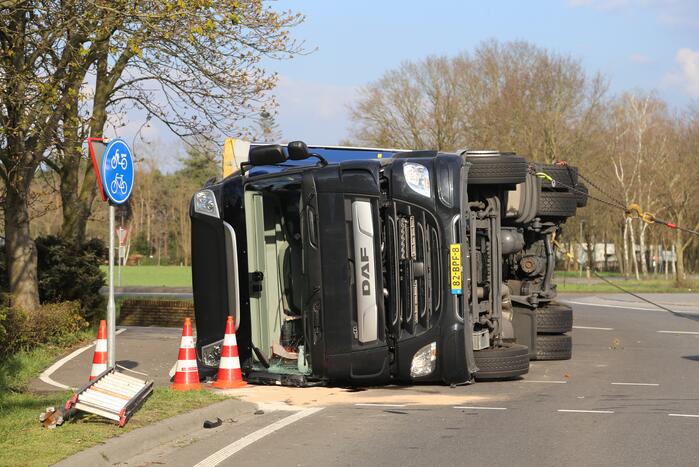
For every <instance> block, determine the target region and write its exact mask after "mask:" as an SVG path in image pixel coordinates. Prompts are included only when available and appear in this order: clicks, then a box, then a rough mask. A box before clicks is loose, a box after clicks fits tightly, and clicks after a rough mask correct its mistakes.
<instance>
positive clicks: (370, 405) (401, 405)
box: [354, 404, 405, 408]
mask: <svg viewBox="0 0 699 467" xmlns="http://www.w3.org/2000/svg"><path fill="white" fill-rule="evenodd" d="M354 405H355V406H357V407H393V408H400V407H405V404H354Z"/></svg>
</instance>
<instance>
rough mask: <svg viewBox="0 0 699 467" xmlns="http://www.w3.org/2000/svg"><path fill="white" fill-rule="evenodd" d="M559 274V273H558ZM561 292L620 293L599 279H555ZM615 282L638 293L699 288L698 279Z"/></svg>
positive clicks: (678, 291)
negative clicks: (683, 282)
mask: <svg viewBox="0 0 699 467" xmlns="http://www.w3.org/2000/svg"><path fill="white" fill-rule="evenodd" d="M556 274H558V273H556ZM554 280H555V282H556V287H557V290H558V291H559V292H570V293H620V292H621V290H619V289H618V288H617V287H614V286H613V285H611V284H607V283H606V282H601V281H599V280H598V279H592V280H591V282H590V283H586V282H565V281H564V280H563V278H560V279H554ZM614 284H617V285H619V287H622V288H623V289H624V290H627V291H629V292H636V293H644V292H645V293H692V292H697V290H699V282H698V281H688V282H687V283H686V284H682V285H678V284H677V282H675V281H674V280H665V279H645V280H640V281H637V280H633V279H628V280H614Z"/></svg>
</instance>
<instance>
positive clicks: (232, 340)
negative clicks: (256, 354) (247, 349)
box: [223, 334, 238, 347]
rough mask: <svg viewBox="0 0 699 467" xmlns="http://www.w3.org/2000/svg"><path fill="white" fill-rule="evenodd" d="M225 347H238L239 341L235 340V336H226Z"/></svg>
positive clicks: (224, 338) (224, 337) (224, 339)
mask: <svg viewBox="0 0 699 467" xmlns="http://www.w3.org/2000/svg"><path fill="white" fill-rule="evenodd" d="M223 345H224V347H233V346H234V345H235V346H237V345H238V341H237V340H236V338H235V334H226V335H225V336H223Z"/></svg>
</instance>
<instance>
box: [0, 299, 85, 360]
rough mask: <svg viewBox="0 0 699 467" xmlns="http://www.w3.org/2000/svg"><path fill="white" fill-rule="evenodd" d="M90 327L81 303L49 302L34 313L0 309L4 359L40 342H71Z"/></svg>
mask: <svg viewBox="0 0 699 467" xmlns="http://www.w3.org/2000/svg"><path fill="white" fill-rule="evenodd" d="M87 326H88V323H87V321H85V319H84V318H83V317H82V316H81V315H80V302H78V301H73V302H63V303H48V304H45V305H42V306H40V307H39V308H38V309H37V310H35V311H33V312H29V313H26V312H24V311H22V310H18V309H15V308H0V361H2V360H4V359H6V358H7V357H8V356H9V355H12V354H14V353H15V352H17V351H19V350H29V349H32V348H34V347H37V346H39V345H45V344H48V345H67V344H72V343H73V342H75V340H76V336H77V334H78V332H79V331H81V330H83V329H85V328H86V327H87Z"/></svg>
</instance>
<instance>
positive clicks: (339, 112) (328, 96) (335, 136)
mask: <svg viewBox="0 0 699 467" xmlns="http://www.w3.org/2000/svg"><path fill="white" fill-rule="evenodd" d="M357 90H358V87H357V86H344V85H336V84H327V83H319V82H315V81H306V80H299V79H293V78H289V77H286V76H281V77H280V78H279V82H278V84H277V87H276V88H275V90H274V94H275V95H276V97H277V102H278V103H279V109H278V116H277V122H278V124H279V129H280V131H281V133H282V137H283V138H284V139H287V140H295V139H300V140H304V141H306V142H308V143H313V144H337V143H338V142H339V141H340V140H342V139H343V138H345V137H346V136H347V128H348V126H349V115H348V112H347V105H348V104H350V103H352V102H353V101H354V100H355V99H356V97H357Z"/></svg>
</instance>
